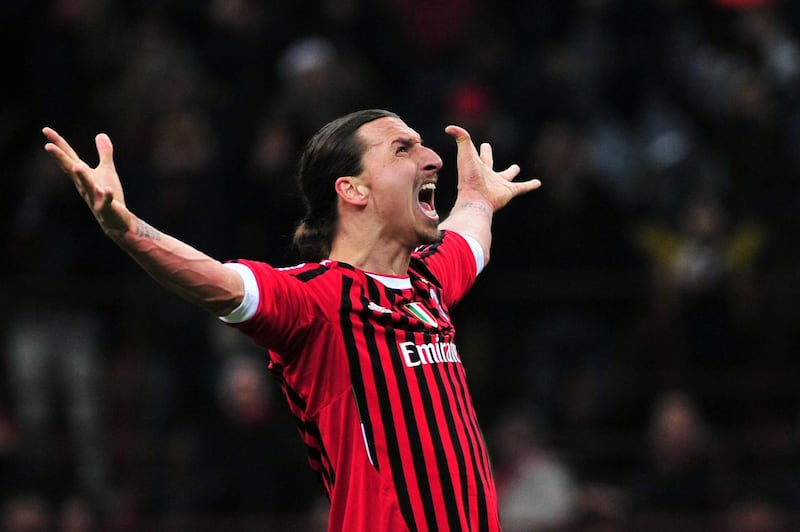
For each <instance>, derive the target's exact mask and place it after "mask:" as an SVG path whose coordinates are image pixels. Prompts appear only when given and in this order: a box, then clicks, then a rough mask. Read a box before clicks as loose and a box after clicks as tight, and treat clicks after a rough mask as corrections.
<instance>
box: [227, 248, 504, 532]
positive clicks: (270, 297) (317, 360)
mask: <svg viewBox="0 0 800 532" xmlns="http://www.w3.org/2000/svg"><path fill="white" fill-rule="evenodd" d="M238 262H239V263H240V264H244V265H246V266H247V267H248V268H249V269H250V270H251V271H252V272H253V274H254V276H255V278H256V280H257V290H258V307H257V310H256V313H255V315H254V316H252V317H251V318H249V319H247V320H246V321H244V322H242V323H238V324H235V325H234V326H236V327H238V328H239V329H241V330H242V331H243V332H244V333H246V334H248V335H249V336H251V337H252V338H253V339H254V341H255V342H256V343H258V344H259V345H261V346H263V347H265V348H267V349H268V351H269V359H270V362H269V367H270V371H271V372H272V374H273V376H274V377H275V378H276V379H277V381H278V383H279V384H280V385H281V387H282V389H283V392H284V394H285V396H286V399H287V401H288V403H289V407H290V409H291V411H292V413H293V414H294V416H295V418H296V420H297V424H298V427H299V430H300V433H301V436H302V438H303V440H304V442H305V444H306V446H307V449H308V455H309V462H310V465H311V468H312V469H313V470H314V471H315V472H317V473H318V474H319V477H320V479H321V481H322V483H323V485H324V487H325V490H326V492H327V494H328V496H329V498H330V501H331V511H330V518H329V530H336V531H341V530H348V531H375V530H381V531H383V530H391V531H396V530H474V531H490V530H491V531H495V530H499V529H500V524H499V520H498V512H497V496H496V493H495V486H494V481H493V478H492V472H491V469H490V464H489V457H488V455H487V451H486V445H485V442H484V439H483V436H482V434H481V430H480V428H479V426H478V421H477V419H476V416H475V411H474V408H473V405H472V400H471V398H470V393H469V391H468V389H467V378H466V374H465V371H464V367H463V365H462V363H461V355H460V353H459V349H458V347H457V346H456V342H455V330H454V328H453V324H452V323H451V321H450V316H449V314H448V309H449V308H451V307H452V306H453V305H455V304H456V303H457V302H458V301H459V300H460V299H461V297H462V296H463V295H464V294H465V292H466V291H467V290H468V289H469V288H470V287H471V286H472V284H473V282H474V281H475V277H476V275H477V268H476V262H475V255H474V254H473V252H472V250H471V249H470V246H469V244H468V243H467V241H466V240H465V239H464V238H463V237H461V236H459V235H458V234H456V233H452V232H444V233H443V236H442V240H441V241H440V242H439V243H436V244H432V245H430V246H426V247H423V248H421V249H419V250H417V251H415V252H414V254H413V256H412V259H411V263H410V266H409V270H408V276H407V277H386V276H379V275H373V274H370V273H368V272H364V271H361V270H359V269H356V268H354V267H352V266H350V265H348V264H344V263H341V262H335V261H323V262H321V263H314V264H302V265H299V266H295V267H292V268H280V269H278V268H273V267H271V266H269V265H267V264H264V263H259V262H254V261H238Z"/></svg>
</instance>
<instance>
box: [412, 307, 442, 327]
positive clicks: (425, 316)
mask: <svg viewBox="0 0 800 532" xmlns="http://www.w3.org/2000/svg"><path fill="white" fill-rule="evenodd" d="M403 307H405V309H406V310H407V311H408V312H409V313H410V314H411V315H412V316H414V317H415V318H417V319H418V320H419V321H421V322H423V323H424V324H426V325H430V326H431V327H438V326H439V322H438V321H436V318H434V317H433V314H431V311H430V310H428V309H427V308H425V305H423V304H422V303H418V302H416V301H414V302H412V303H406V304H405V305H403Z"/></svg>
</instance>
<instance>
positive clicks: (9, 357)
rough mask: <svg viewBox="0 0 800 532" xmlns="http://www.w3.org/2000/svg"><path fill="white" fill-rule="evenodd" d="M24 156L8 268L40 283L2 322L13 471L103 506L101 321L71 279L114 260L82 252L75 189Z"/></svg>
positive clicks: (52, 493) (40, 486) (48, 489)
mask: <svg viewBox="0 0 800 532" xmlns="http://www.w3.org/2000/svg"><path fill="white" fill-rule="evenodd" d="M27 163H28V165H27V167H26V168H25V174H24V175H25V179H23V180H21V182H22V183H24V185H25V187H24V194H23V201H22V202H21V204H20V205H18V210H17V211H16V213H15V218H14V223H13V225H12V228H11V243H12V246H13V248H12V249H13V250H14V251H15V267H14V268H13V269H12V268H10V269H12V271H14V273H16V274H17V275H23V277H21V279H27V284H23V287H24V286H29V285H30V284H31V283H33V282H35V283H36V284H37V285H38V286H40V287H42V288H46V291H45V292H42V293H41V294H39V295H38V296H37V297H36V298H35V299H34V300H31V299H30V298H29V297H27V296H28V295H27V294H26V297H25V298H21V299H19V300H18V301H17V303H16V305H17V306H16V308H15V312H14V314H13V315H11V316H10V317H9V321H8V323H7V324H6V338H5V344H4V345H5V351H4V353H5V357H6V361H5V364H6V368H7V371H8V373H7V374H8V379H9V386H10V388H11V390H12V393H13V396H12V400H13V407H14V418H15V419H16V421H17V423H18V425H19V430H20V434H19V438H20V440H19V449H20V457H19V458H20V459H19V461H18V462H17V464H16V472H15V475H14V477H15V481H16V482H17V483H18V484H19V488H24V489H32V490H35V491H37V492H40V493H42V494H43V495H45V496H48V497H50V498H51V500H52V502H53V503H56V504H57V503H58V502H59V501H60V500H61V498H62V497H65V496H66V495H67V494H68V493H70V492H71V490H72V486H73V485H74V486H76V489H77V490H78V491H79V492H80V493H81V494H82V495H83V496H85V497H86V498H87V500H89V501H91V504H92V509H93V511H95V512H102V511H107V510H109V509H110V507H109V505H110V504H111V502H112V499H113V494H112V487H111V486H110V484H109V481H110V471H109V464H108V462H109V457H108V453H107V446H106V433H105V417H104V412H103V411H102V400H103V389H102V376H103V370H104V365H105V353H104V351H105V344H104V335H103V327H104V324H105V323H106V321H105V320H104V319H102V318H100V315H99V314H100V313H99V312H98V309H93V308H91V307H90V306H89V304H88V303H87V301H86V300H85V298H84V297H85V295H86V292H85V291H83V290H85V286H81V285H80V284H79V285H78V286H70V284H71V283H75V282H76V281H77V280H79V279H80V277H79V276H80V275H87V274H91V273H97V272H98V271H101V270H102V269H103V268H110V267H111V264H113V262H112V263H111V264H109V263H104V262H103V261H104V255H103V249H105V248H104V247H103V246H102V243H100V244H99V246H98V247H97V248H95V250H94V251H92V252H89V251H88V249H87V248H88V247H92V246H94V245H96V244H97V242H95V241H94V239H93V238H91V237H85V238H84V237H81V238H80V239H78V238H77V237H76V235H75V234H74V233H72V231H71V229H74V228H75V227H76V220H77V219H79V216H76V217H75V218H73V219H70V217H71V216H72V215H73V214H74V212H73V211H72V209H71V207H70V205H73V206H74V203H75V202H74V201H73V202H69V201H68V200H66V199H65V197H64V196H65V195H66V194H69V195H74V190H70V188H71V185H70V184H69V183H65V182H64V180H63V176H61V175H60V174H59V173H58V171H55V172H54V171H53V170H52V168H50V167H51V166H52V164H51V162H50V161H48V160H47V157H46V156H44V157H43V156H42V154H41V153H40V152H39V151H38V150H37V152H35V153H34V154H31V155H30V156H29V157H28V159H27ZM73 199H74V198H73ZM86 222H87V223H88V222H89V220H86ZM84 246H86V247H84ZM98 250H99V251H98ZM98 265H101V266H100V269H98ZM108 271H110V269H109V270H108ZM20 288H21V287H20ZM76 290H81V291H82V296H78V294H77V293H76ZM76 298H77V299H81V301H80V302H75V301H74V299H76ZM94 299H95V301H99V302H100V304H102V303H104V301H103V300H102V298H99V299H98V298H94ZM61 420H66V427H64V426H63V425H62V422H61Z"/></svg>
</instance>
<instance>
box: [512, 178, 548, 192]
mask: <svg viewBox="0 0 800 532" xmlns="http://www.w3.org/2000/svg"><path fill="white" fill-rule="evenodd" d="M511 185H513V189H512V190H513V191H514V195H515V196H518V195H520V194H527V193H528V192H531V191H532V190H536V189H537V188H539V187H541V186H542V182H541V181H539V180H538V179H530V180H528V181H519V182H514V183H511Z"/></svg>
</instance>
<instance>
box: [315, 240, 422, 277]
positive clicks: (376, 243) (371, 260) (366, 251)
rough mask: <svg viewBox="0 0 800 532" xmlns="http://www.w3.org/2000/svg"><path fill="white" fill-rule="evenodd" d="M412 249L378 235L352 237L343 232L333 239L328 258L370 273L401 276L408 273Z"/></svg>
mask: <svg viewBox="0 0 800 532" xmlns="http://www.w3.org/2000/svg"><path fill="white" fill-rule="evenodd" d="M412 250H413V249H412V248H410V247H409V246H405V245H401V244H399V243H398V242H396V241H393V240H390V239H383V238H380V237H379V236H378V235H375V236H371V237H369V238H363V236H362V237H360V238H352V237H350V236H349V235H346V234H344V235H338V236H337V238H335V239H334V242H333V245H332V246H331V253H330V259H331V260H335V261H339V262H345V263H347V264H350V265H351V266H354V267H356V268H358V269H360V270H364V271H367V272H371V273H378V274H382V275H400V276H402V275H407V274H408V263H409V261H410V260H411V251H412Z"/></svg>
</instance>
